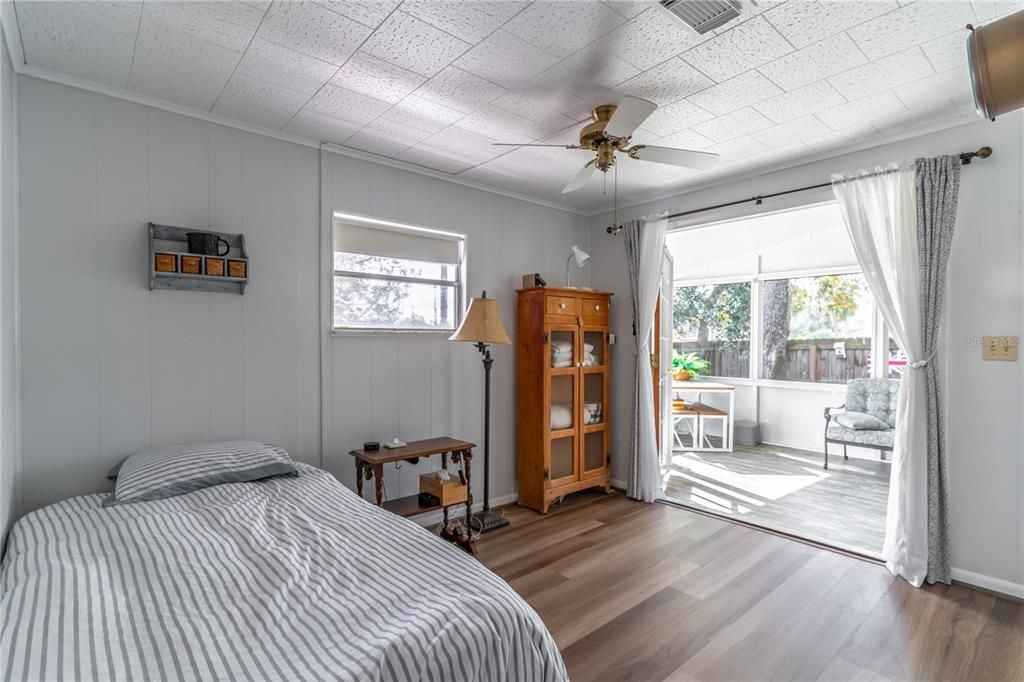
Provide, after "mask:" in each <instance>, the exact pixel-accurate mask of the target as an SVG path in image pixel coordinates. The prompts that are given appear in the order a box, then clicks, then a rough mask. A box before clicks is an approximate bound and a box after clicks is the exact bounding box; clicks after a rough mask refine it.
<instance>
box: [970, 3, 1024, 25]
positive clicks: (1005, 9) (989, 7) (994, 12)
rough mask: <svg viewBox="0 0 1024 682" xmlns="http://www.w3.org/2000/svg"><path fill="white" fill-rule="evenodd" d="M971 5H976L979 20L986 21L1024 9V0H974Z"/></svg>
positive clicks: (975, 12) (976, 14)
mask: <svg viewBox="0 0 1024 682" xmlns="http://www.w3.org/2000/svg"><path fill="white" fill-rule="evenodd" d="M971 5H973V6H974V14H975V16H976V17H977V18H978V22H979V23H984V22H987V21H992V20H993V19H998V18H1000V17H1004V16H1006V15H1007V14H1013V13H1014V12H1017V11H1019V10H1022V9H1024V0H996V1H995V2H986V1H982V0H973V1H972V2H971Z"/></svg>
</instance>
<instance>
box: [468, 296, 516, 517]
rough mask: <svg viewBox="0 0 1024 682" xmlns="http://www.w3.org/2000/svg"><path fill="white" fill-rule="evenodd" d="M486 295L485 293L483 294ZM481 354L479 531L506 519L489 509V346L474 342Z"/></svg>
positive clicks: (491, 360)
mask: <svg viewBox="0 0 1024 682" xmlns="http://www.w3.org/2000/svg"><path fill="white" fill-rule="evenodd" d="M485 295H486V294H485ZM474 345H475V346H476V349H477V350H478V351H480V355H482V356H483V363H484V506H483V509H482V510H481V511H480V513H479V514H477V515H476V518H478V519H479V520H480V532H481V533H486V532H487V531H491V530H496V529H498V528H503V527H505V526H507V525H508V523H509V522H508V519H506V518H505V517H504V516H501V515H499V514H496V513H495V512H493V511H491V367H492V366H493V365H494V358H492V357H491V347H490V345H489V344H486V343H477V344H474Z"/></svg>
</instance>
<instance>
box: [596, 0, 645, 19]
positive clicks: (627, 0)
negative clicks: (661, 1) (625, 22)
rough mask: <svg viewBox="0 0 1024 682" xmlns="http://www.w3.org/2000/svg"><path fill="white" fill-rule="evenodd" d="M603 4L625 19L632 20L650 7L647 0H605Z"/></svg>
mask: <svg viewBox="0 0 1024 682" xmlns="http://www.w3.org/2000/svg"><path fill="white" fill-rule="evenodd" d="M604 4H606V5H608V6H609V7H611V8H612V9H613V10H615V11H616V12H618V13H619V14H621V15H622V16H624V17H626V18H627V19H632V18H633V17H635V16H636V15H638V14H642V13H643V12H645V11H647V10H648V9H650V7H651V3H650V2H649V1H648V0H605V2H604Z"/></svg>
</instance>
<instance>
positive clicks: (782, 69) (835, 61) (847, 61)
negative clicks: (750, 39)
mask: <svg viewBox="0 0 1024 682" xmlns="http://www.w3.org/2000/svg"><path fill="white" fill-rule="evenodd" d="M867 61H868V60H867V58H866V57H865V56H864V55H863V53H861V51H860V50H858V49H857V46H856V45H854V43H853V41H852V40H850V37H849V36H847V35H846V34H845V33H837V34H836V35H834V36H832V37H830V38H826V39H825V40H822V41H821V42H817V43H814V44H813V45H810V46H808V47H805V48H802V49H799V50H797V51H796V52H793V53H790V54H788V55H786V56H785V57H781V58H779V59H776V60H775V61H772V62H769V63H767V64H764V65H763V66H761V67H760V68H758V71H760V72H761V73H762V74H764V75H765V76H767V77H768V78H769V79H770V80H771V81H772V82H773V83H775V84H776V85H778V86H779V87H780V88H782V89H783V90H796V89H797V88H799V87H802V86H804V85H809V84H810V83H813V82H815V81H819V80H821V79H823V78H828V77H829V76H834V75H835V74H837V73H842V72H843V71H846V70H847V69H852V68H854V67H856V66H860V65H862V64H866V63H867Z"/></svg>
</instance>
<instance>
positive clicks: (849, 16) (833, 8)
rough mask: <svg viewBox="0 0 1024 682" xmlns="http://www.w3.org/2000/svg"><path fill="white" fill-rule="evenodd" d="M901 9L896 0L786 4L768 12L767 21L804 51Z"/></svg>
mask: <svg viewBox="0 0 1024 682" xmlns="http://www.w3.org/2000/svg"><path fill="white" fill-rule="evenodd" d="M898 8H899V5H897V4H896V3H895V2H894V1H893V0H871V1H870V2H786V3H782V4H781V5H778V6H776V7H773V8H771V9H769V10H767V11H766V12H765V13H764V18H765V19H767V20H768V22H769V23H771V25H772V26H774V27H775V28H776V29H777V30H778V31H779V33H781V34H782V35H783V36H784V37H785V38H786V39H787V40H789V42H791V43H793V46H794V47H797V48H801V47H807V46H808V45H810V44H811V43H814V42H817V41H819V40H821V39H822V38H824V37H826V36H829V35H832V34H833V33H838V32H839V31H845V30H846V29H848V28H850V27H851V26H856V25H857V24H860V23H863V22H865V21H868V20H869V19H873V18H875V17H877V16H880V15H882V14H886V13H888V12H891V11H893V10H895V9H898Z"/></svg>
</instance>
